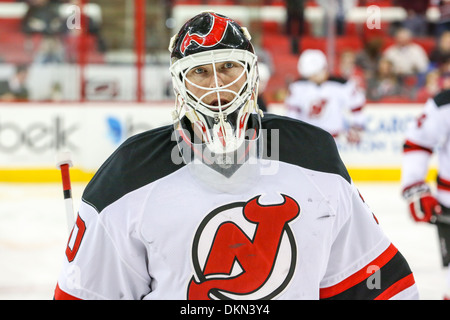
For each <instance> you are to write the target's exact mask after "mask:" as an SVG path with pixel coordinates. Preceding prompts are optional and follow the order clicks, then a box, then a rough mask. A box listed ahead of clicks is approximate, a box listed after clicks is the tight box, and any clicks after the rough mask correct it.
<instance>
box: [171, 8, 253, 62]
mask: <svg viewBox="0 0 450 320" xmlns="http://www.w3.org/2000/svg"><path fill="white" fill-rule="evenodd" d="M216 49H242V50H248V51H250V52H252V53H254V50H253V46H252V44H251V43H250V40H249V39H248V38H247V36H246V35H245V34H244V31H243V29H242V28H241V27H240V26H239V25H238V24H237V23H236V22H235V21H234V20H232V19H230V18H227V17H225V16H223V15H221V14H218V13H214V12H203V13H200V14H198V15H196V16H195V17H193V18H192V19H190V20H189V21H188V22H186V23H185V24H184V25H183V27H181V29H180V31H179V32H178V35H177V38H176V40H175V43H174V44H173V50H172V55H171V58H172V59H173V58H175V59H182V58H184V57H185V56H188V55H191V54H194V53H198V52H202V51H208V50H216Z"/></svg>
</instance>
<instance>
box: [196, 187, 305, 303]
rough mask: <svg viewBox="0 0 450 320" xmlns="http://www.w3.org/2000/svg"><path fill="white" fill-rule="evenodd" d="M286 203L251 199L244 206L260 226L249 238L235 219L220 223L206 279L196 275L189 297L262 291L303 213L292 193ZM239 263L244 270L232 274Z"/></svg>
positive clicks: (244, 213) (208, 261) (249, 215)
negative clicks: (287, 234) (293, 223)
mask: <svg viewBox="0 0 450 320" xmlns="http://www.w3.org/2000/svg"><path fill="white" fill-rule="evenodd" d="M283 197H284V200H285V201H284V203H281V204H275V205H269V206H262V205H260V204H259V202H258V199H259V197H256V198H253V199H251V200H250V201H249V202H247V203H246V204H245V206H244V208H243V215H244V216H245V218H246V219H247V220H248V221H251V222H252V223H255V224H257V225H258V227H257V230H256V233H255V234H254V235H253V237H251V238H249V236H248V235H247V234H245V233H244V232H243V231H242V229H241V228H240V227H239V226H237V225H236V224H234V223H232V222H227V223H223V224H221V225H220V227H219V229H218V230H217V232H216V235H215V237H214V242H213V244H212V246H211V249H210V251H209V254H208V258H207V261H206V265H205V266H204V268H203V270H202V272H203V275H202V277H203V278H204V279H203V280H202V281H200V282H197V281H196V280H195V278H192V280H191V282H190V283H189V288H188V299H202V300H203V299H210V294H211V293H214V294H215V295H220V291H222V292H229V293H233V294H237V295H244V294H248V293H251V292H255V291H257V290H259V289H260V288H261V287H262V286H264V285H265V283H267V280H268V279H269V278H270V277H271V275H272V273H273V271H274V266H275V261H276V260H277V256H278V254H279V248H280V242H281V241H282V239H283V234H284V233H285V232H286V229H287V228H289V227H288V225H287V224H288V223H289V222H290V221H292V220H293V219H295V218H296V217H297V216H298V215H299V213H300V207H299V205H298V204H297V202H296V201H295V200H294V199H292V198H290V197H289V196H285V195H283ZM236 262H238V263H239V265H240V266H241V268H242V272H241V273H240V274H239V275H237V276H233V277H224V275H229V274H230V271H231V269H232V267H233V265H234V264H235V263H236Z"/></svg>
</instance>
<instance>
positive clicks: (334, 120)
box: [285, 77, 366, 136]
mask: <svg viewBox="0 0 450 320" xmlns="http://www.w3.org/2000/svg"><path fill="white" fill-rule="evenodd" d="M365 103H366V98H365V94H364V92H363V91H362V89H360V88H358V86H357V85H356V83H355V82H354V81H352V80H345V79H342V78H333V77H330V78H329V79H328V80H327V81H325V82H323V83H321V84H320V85H318V84H316V83H314V82H312V81H309V80H305V79H300V80H298V81H295V82H293V83H292V84H291V85H290V86H289V95H288V97H287V98H286V101H285V105H286V107H287V115H288V116H289V117H292V118H295V119H299V120H302V121H305V122H308V123H311V124H313V125H315V126H318V127H320V128H322V129H324V130H326V131H328V132H329V133H330V134H331V135H333V136H337V135H339V134H340V133H343V132H344V131H346V129H348V128H349V127H352V126H357V127H361V128H363V127H364V124H365V119H364V116H363V112H362V109H363V107H364V105H365Z"/></svg>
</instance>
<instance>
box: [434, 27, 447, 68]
mask: <svg viewBox="0 0 450 320" xmlns="http://www.w3.org/2000/svg"><path fill="white" fill-rule="evenodd" d="M449 58H450V31H445V32H443V33H442V34H441V36H440V37H439V41H438V43H437V46H436V48H434V49H433V51H431V53H430V63H431V66H432V67H435V68H439V67H440V66H441V65H442V64H443V63H445V62H446V61H447V60H448V59H449Z"/></svg>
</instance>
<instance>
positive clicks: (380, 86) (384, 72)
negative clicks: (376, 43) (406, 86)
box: [367, 58, 403, 101]
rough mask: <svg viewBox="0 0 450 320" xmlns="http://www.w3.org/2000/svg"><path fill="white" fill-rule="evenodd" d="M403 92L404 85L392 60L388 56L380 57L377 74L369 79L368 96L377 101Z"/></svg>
mask: <svg viewBox="0 0 450 320" xmlns="http://www.w3.org/2000/svg"><path fill="white" fill-rule="evenodd" d="M402 93H403V92H402V85H401V82H400V80H399V78H398V77H397V75H396V74H395V72H394V68H393V64H392V62H391V61H390V60H388V59H386V58H382V59H380V61H379V62H378V68H377V72H376V74H375V76H374V77H372V78H370V79H368V83H367V98H368V99H369V100H374V101H376V100H380V99H382V98H386V97H396V96H399V95H401V94H402Z"/></svg>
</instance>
